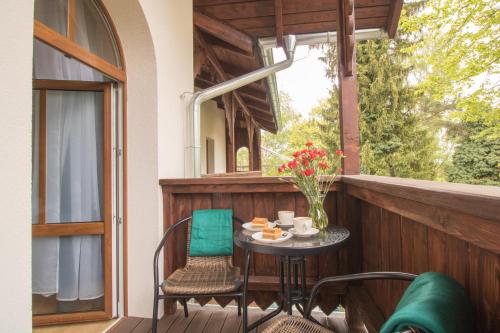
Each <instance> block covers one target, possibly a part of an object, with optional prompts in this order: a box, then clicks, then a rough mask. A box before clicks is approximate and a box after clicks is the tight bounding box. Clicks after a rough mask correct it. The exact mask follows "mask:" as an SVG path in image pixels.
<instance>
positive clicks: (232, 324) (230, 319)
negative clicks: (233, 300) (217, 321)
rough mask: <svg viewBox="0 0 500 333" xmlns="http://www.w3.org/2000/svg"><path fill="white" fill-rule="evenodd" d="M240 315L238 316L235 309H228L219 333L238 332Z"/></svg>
mask: <svg viewBox="0 0 500 333" xmlns="http://www.w3.org/2000/svg"><path fill="white" fill-rule="evenodd" d="M241 319H242V317H241V316H238V312H236V310H233V309H231V310H229V311H228V315H227V318H226V321H225V322H224V326H223V327H222V330H221V333H235V332H238V331H239V329H240V326H241Z"/></svg>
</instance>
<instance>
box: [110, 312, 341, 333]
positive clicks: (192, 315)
mask: <svg viewBox="0 0 500 333" xmlns="http://www.w3.org/2000/svg"><path fill="white" fill-rule="evenodd" d="M270 311H272V310H267V311H262V310H260V309H249V312H248V322H249V323H253V322H255V321H256V320H258V319H260V318H262V317H263V316H264V315H266V314H267V313H269V312H270ZM294 314H295V315H298V313H297V314H296V313H294ZM284 315H286V314H285V313H284V312H283V313H281V314H279V315H278V316H277V317H280V316H284ZM314 317H315V318H316V319H317V320H318V321H319V322H320V323H321V324H323V325H324V326H327V327H330V328H332V329H333V330H334V331H335V332H336V333H347V332H348V329H347V324H346V321H345V317H344V315H343V314H342V313H333V314H332V315H330V316H329V317H328V318H327V317H325V316H324V315H323V314H320V313H314ZM275 318H276V317H275ZM242 319H243V317H242V316H238V313H237V310H236V309H235V308H229V309H211V308H210V307H204V308H201V307H199V306H194V307H190V309H189V317H188V318H185V317H184V312H183V311H182V310H177V311H176V313H175V314H173V315H169V316H164V317H163V318H162V319H161V320H160V321H159V322H158V333H180V332H184V333H203V332H205V333H235V332H238V333H241V332H242V330H243V327H242V326H243V325H242ZM269 323H270V322H266V323H264V324H262V325H261V326H259V327H258V328H256V329H254V330H252V333H260V332H263V331H264V330H265V329H266V328H267V327H268V326H269ZM150 332H151V319H150V318H137V317H129V318H123V319H121V320H120V321H119V322H118V323H117V324H116V325H115V326H114V327H113V328H112V329H111V330H110V331H109V332H108V333H150Z"/></svg>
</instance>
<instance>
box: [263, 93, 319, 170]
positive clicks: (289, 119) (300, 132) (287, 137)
mask: <svg viewBox="0 0 500 333" xmlns="http://www.w3.org/2000/svg"><path fill="white" fill-rule="evenodd" d="M290 104H291V99H290V96H288V95H287V94H286V93H283V92H282V93H280V106H281V110H280V113H281V117H280V124H279V133H278V135H274V134H271V133H267V132H263V133H262V147H264V149H265V150H264V151H263V152H262V169H263V170H262V171H263V174H264V175H267V176H276V175H278V168H279V166H280V165H281V164H283V163H284V162H285V161H287V158H289V157H290V156H291V155H292V153H293V152H294V151H296V150H298V149H299V148H301V147H302V146H303V145H304V144H305V143H306V142H307V140H313V141H317V140H318V138H319V135H320V131H319V129H318V128H317V127H315V126H314V123H313V122H311V121H309V120H307V119H304V118H303V117H302V115H301V114H300V113H298V112H297V111H295V110H293V108H292V107H291V105H290ZM271 152H272V153H271Z"/></svg>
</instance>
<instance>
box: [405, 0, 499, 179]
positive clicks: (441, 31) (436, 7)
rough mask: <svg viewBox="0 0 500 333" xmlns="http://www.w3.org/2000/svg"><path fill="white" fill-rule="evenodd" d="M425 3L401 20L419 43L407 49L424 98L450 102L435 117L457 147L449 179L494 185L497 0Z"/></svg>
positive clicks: (496, 122)
mask: <svg viewBox="0 0 500 333" xmlns="http://www.w3.org/2000/svg"><path fill="white" fill-rule="evenodd" d="M420 7H421V8H420V10H417V11H415V12H414V13H412V15H406V16H405V17H404V19H403V20H402V22H401V24H400V29H402V30H403V31H405V30H406V31H412V32H413V34H412V38H413V41H414V42H413V43H412V44H411V45H407V46H406V47H405V48H403V50H402V52H405V53H407V54H409V55H410V57H409V60H410V61H411V62H412V64H413V65H414V67H415V70H414V72H413V75H414V76H415V77H416V78H418V85H417V89H418V93H419V94H420V96H422V98H425V99H426V100H427V102H428V103H429V104H431V105H432V104H440V105H442V106H443V105H445V106H446V107H441V109H440V108H436V110H438V112H436V113H434V114H433V115H434V116H435V117H434V120H435V121H436V120H437V124H440V125H442V126H445V127H446V129H447V131H446V133H447V136H446V139H447V140H448V141H450V142H452V143H454V144H455V145H456V149H455V152H454V153H453V157H452V165H451V166H449V167H448V168H447V176H448V180H449V181H453V182H466V183H474V184H478V183H481V184H491V183H492V181H493V182H494V178H495V176H486V175H495V174H498V169H497V168H498V161H497V163H495V162H494V161H493V160H494V156H492V155H491V154H494V153H495V149H494V148H493V147H495V146H496V142H498V140H499V139H500V108H499V107H498V103H499V97H500V95H499V90H498V85H499V74H500V72H499V69H500V68H499V65H498V60H499V58H500V11H498V8H497V7H498V2H497V1H490V0H466V1H464V0H427V1H425V2H424V5H423V6H420ZM411 8H412V7H411V6H408V5H407V6H405V10H408V9H411ZM439 111H441V112H439ZM470 150H474V151H475V152H476V153H475V154H473V155H472V156H469V152H470ZM496 154H498V151H496ZM497 158H498V157H497ZM465 161H468V162H467V163H466V162H465ZM481 161H482V162H481ZM491 177H493V178H491ZM492 179H493V180H492Z"/></svg>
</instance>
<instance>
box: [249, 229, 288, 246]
mask: <svg viewBox="0 0 500 333" xmlns="http://www.w3.org/2000/svg"><path fill="white" fill-rule="evenodd" d="M281 235H282V236H281V237H280V238H278V239H267V238H263V237H262V231H259V232H256V233H255V234H253V235H252V238H253V239H255V240H256V241H257V242H260V243H266V244H274V243H281V242H284V241H286V240H289V239H290V238H292V236H293V235H292V234H291V233H290V232H288V231H282V232H281ZM283 235H285V236H283Z"/></svg>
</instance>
